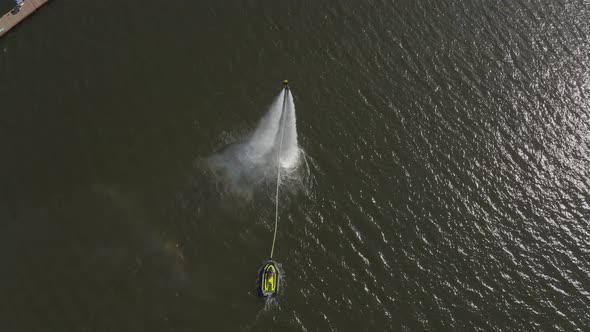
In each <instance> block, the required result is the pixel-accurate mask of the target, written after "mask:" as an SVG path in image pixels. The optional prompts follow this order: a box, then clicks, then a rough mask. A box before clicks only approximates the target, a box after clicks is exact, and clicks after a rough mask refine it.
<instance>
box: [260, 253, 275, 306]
mask: <svg viewBox="0 0 590 332" xmlns="http://www.w3.org/2000/svg"><path fill="white" fill-rule="evenodd" d="M278 292H279V269H278V268H277V265H276V263H275V262H273V261H268V262H267V263H266V264H265V265H264V267H263V268H262V270H261V274H260V294H262V296H264V297H266V298H270V297H273V296H275V295H276V294H277V293H278Z"/></svg>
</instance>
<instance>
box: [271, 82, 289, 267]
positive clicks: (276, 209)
mask: <svg viewBox="0 0 590 332" xmlns="http://www.w3.org/2000/svg"><path fill="white" fill-rule="evenodd" d="M288 93H289V88H288V87H285V98H284V99H283V112H282V114H281V119H282V121H283V123H282V124H281V132H280V137H281V138H280V139H279V150H278V151H277V191H276V196H275V232H274V235H273V237H272V247H271V248H270V259H272V255H273V254H274V251H275V242H276V240H277V228H278V225H279V186H280V184H281V150H282V149H283V136H284V133H285V120H286V115H285V107H286V105H287V94H288Z"/></svg>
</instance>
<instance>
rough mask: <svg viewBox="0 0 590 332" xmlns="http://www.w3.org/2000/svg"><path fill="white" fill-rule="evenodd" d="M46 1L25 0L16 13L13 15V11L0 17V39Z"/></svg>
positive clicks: (46, 0)
mask: <svg viewBox="0 0 590 332" xmlns="http://www.w3.org/2000/svg"><path fill="white" fill-rule="evenodd" d="M48 1H49V0H25V2H24V3H23V6H22V7H21V9H20V10H19V11H18V12H17V13H13V10H10V11H9V12H8V13H6V14H4V15H2V17H0V38H1V37H2V36H3V35H4V34H6V33H7V32H8V31H10V30H11V29H12V28H14V27H15V26H16V25H17V24H19V23H20V22H22V21H23V20H24V19H25V18H27V17H28V16H29V15H31V14H32V13H34V12H35V11H36V10H37V9H39V8H40V7H41V6H43V5H44V4H46V3H47V2H48Z"/></svg>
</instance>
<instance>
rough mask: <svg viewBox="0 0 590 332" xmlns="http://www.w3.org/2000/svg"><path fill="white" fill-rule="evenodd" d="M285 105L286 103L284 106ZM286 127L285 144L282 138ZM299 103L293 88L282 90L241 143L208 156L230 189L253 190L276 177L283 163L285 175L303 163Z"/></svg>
mask: <svg viewBox="0 0 590 332" xmlns="http://www.w3.org/2000/svg"><path fill="white" fill-rule="evenodd" d="M283 106H284V107H283ZM281 126H283V128H282V131H283V132H282V134H283V138H282V146H281V149H280V154H279V157H278V158H277V153H279V145H280V140H281V137H280V135H281V132H280V131H281V130H280V129H281ZM299 155H300V151H299V146H298V144H297V127H296V118H295V104H294V102H293V96H292V94H291V91H289V90H288V89H287V91H286V93H285V90H282V91H281V93H280V94H279V95H278V96H277V97H276V98H275V99H274V101H273V103H272V104H271V106H270V108H269V110H268V112H267V113H266V114H265V115H264V116H263V117H262V118H261V119H260V121H259V122H258V125H257V126H256V129H255V130H254V131H253V132H252V133H251V134H250V135H249V136H248V137H247V138H246V139H245V140H244V141H242V142H241V143H237V144H232V145H230V146H228V147H226V148H225V149H223V150H222V151H221V152H220V153H217V154H214V155H213V156H211V157H209V158H208V159H207V161H208V165H209V168H210V169H211V170H212V171H213V174H214V175H215V176H216V178H217V180H218V181H220V182H221V183H223V184H224V187H225V188H226V189H231V190H232V191H234V192H237V193H245V194H249V193H251V191H252V190H253V189H254V187H255V186H256V185H258V184H260V183H262V182H265V181H267V180H271V179H274V177H273V175H276V172H277V167H278V166H279V165H278V164H277V162H278V163H279V164H280V169H282V170H281V171H280V173H281V175H287V176H288V175H289V173H291V172H292V171H294V170H295V169H296V168H297V166H298V165H299Z"/></svg>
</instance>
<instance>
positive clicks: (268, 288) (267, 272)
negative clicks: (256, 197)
mask: <svg viewBox="0 0 590 332" xmlns="http://www.w3.org/2000/svg"><path fill="white" fill-rule="evenodd" d="M283 86H284V88H283V91H284V93H283V109H282V115H281V123H280V129H279V130H280V131H279V137H280V142H279V149H278V150H277V190H276V209H275V227H274V235H273V239H272V247H271V250H270V258H269V260H268V262H266V264H264V266H263V267H262V269H261V270H260V295H262V296H263V297H264V298H266V299H270V298H272V297H276V296H277V295H278V294H279V286H280V282H281V280H280V275H281V273H280V270H279V268H278V266H277V263H276V262H275V261H273V259H272V257H273V254H274V250H275V240H276V238H277V225H278V220H279V185H280V183H281V163H280V154H281V149H282V146H283V135H284V131H285V107H286V106H287V98H288V94H289V82H288V81H287V80H284V81H283Z"/></svg>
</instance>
